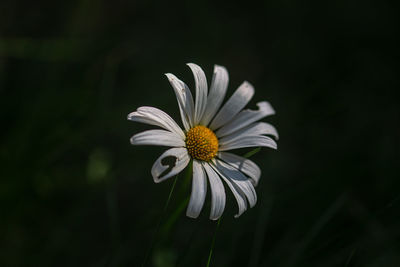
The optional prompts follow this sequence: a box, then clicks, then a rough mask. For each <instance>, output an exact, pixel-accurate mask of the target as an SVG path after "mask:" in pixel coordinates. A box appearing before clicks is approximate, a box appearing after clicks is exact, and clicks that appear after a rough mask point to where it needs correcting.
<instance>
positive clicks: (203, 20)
mask: <svg viewBox="0 0 400 267" xmlns="http://www.w3.org/2000/svg"><path fill="white" fill-rule="evenodd" d="M398 11H399V10H398V3H390V2H389V1H374V0H366V1H333V2H332V1H328V2H327V1H315V0H314V1H306V2H304V1H292V0H289V1H263V2H251V1H250V2H238V3H236V2H229V3H228V2H219V1H217V2H216V1H200V2H199V1H196V2H194V1H192V2H191V1H179V2H168V1H164V2H157V1H122V0H119V1H88V0H82V1H79V0H74V1H49V0H44V1H39V2H37V1H26V0H17V1H7V0H6V1H2V2H1V3H0V118H1V122H2V131H0V161H1V173H0V176H1V179H0V200H1V201H0V203H1V217H0V218H1V220H0V248H1V249H0V265H1V266H140V265H141V263H142V261H143V258H144V255H145V253H146V251H147V249H148V248H149V246H150V245H151V240H152V236H153V234H154V229H155V227H156V224H157V221H158V220H159V218H160V215H161V213H162V208H163V206H164V203H165V201H166V199H167V197H168V192H169V190H170V187H171V185H172V179H170V180H169V181H166V182H164V183H161V184H154V183H153V180H152V178H151V174H150V168H151V166H152V164H153V162H154V160H155V159H156V158H157V157H158V156H159V155H160V154H161V153H162V151H163V149H162V148H156V147H132V146H130V144H129V138H130V136H131V135H133V134H134V133H137V132H139V131H141V130H143V129H147V128H146V127H147V126H144V125H140V124H138V123H132V122H128V121H127V120H126V116H127V114H128V113H129V112H131V111H133V110H135V109H136V108H137V107H139V106H142V105H149V106H155V107H158V108H161V109H163V110H164V111H166V112H167V113H169V114H171V115H172V117H173V118H175V119H176V120H177V121H179V112H178V109H177V104H176V100H175V97H174V93H173V91H172V89H171V88H170V85H169V84H168V82H167V80H166V78H165V77H164V76H163V73H166V72H171V73H174V74H176V75H177V76H178V77H180V78H182V79H183V80H185V81H186V82H187V84H188V85H189V87H191V88H193V84H194V82H193V78H192V76H191V73H190V71H189V69H188V68H187V67H186V66H185V65H184V63H186V62H195V63H197V64H199V65H200V66H202V67H203V69H204V70H205V72H206V74H207V77H209V82H210V80H211V78H210V77H211V74H212V68H213V64H220V65H223V66H226V67H227V69H228V71H229V74H230V86H229V90H228V95H230V94H232V92H233V90H234V89H235V88H236V87H237V86H238V85H239V84H240V83H241V82H242V81H243V80H248V81H250V82H251V83H252V84H253V85H254V86H255V88H256V94H255V96H254V98H253V100H252V101H251V103H250V107H255V103H256V102H258V101H261V100H268V101H270V102H271V103H272V105H273V106H274V108H275V109H276V111H277V114H276V115H275V116H273V117H271V118H268V121H269V122H271V123H273V124H274V125H275V126H276V127H277V129H278V131H279V133H280V140H279V142H278V146H279V149H278V151H272V150H267V149H262V150H261V151H260V152H258V153H257V154H256V155H254V156H253V157H252V159H253V160H254V161H255V162H257V163H258V164H259V165H260V167H261V169H262V171H263V176H262V179H261V181H260V184H259V186H258V187H257V193H258V197H259V200H258V203H257V205H256V207H254V208H253V209H251V210H248V211H247V212H246V213H245V214H244V215H243V216H241V217H240V218H239V219H234V218H233V215H234V214H235V211H236V203H235V200H234V198H233V197H232V195H230V194H228V199H227V209H226V211H225V213H224V219H223V220H222V222H221V225H220V228H219V230H218V231H219V232H218V237H217V239H216V243H215V247H214V251H213V258H212V262H211V266H287V267H288V266H371V267H375V266H400V256H399V255H400V227H399V225H400V216H399V215H400V214H399V210H400V193H399V192H400V190H399V189H400V180H399V177H400V175H399V166H398V162H399V158H400V157H399V142H400V141H399V136H400V116H399V115H400V114H399V113H400V112H399V104H398V89H399V85H400V84H399V64H398V62H399V49H398V48H399V41H398V36H399V31H398V30H399V25H400V23H399V16H398ZM177 186H178V188H183V189H180V191H179V190H178V191H177V192H176V194H175V193H174V194H173V196H172V199H171V205H170V206H169V208H168V210H167V212H168V214H172V215H173V214H174V211H175V210H176V209H177V208H178V207H180V205H181V203H182V201H183V200H184V199H185V197H187V196H188V195H189V194H190V188H188V187H187V186H186V185H185V182H184V181H181V180H179V181H178V182H177ZM209 202H210V196H209V195H208V196H207V200H206V205H205V207H204V210H203V212H202V214H201V216H200V218H199V219H197V220H192V219H189V218H186V217H185V216H184V215H180V216H178V217H176V218H174V219H176V221H175V223H174V224H173V225H171V226H169V227H170V228H168V229H169V230H168V232H167V233H165V234H163V235H162V236H161V237H160V240H159V243H158V244H157V245H156V247H155V249H154V251H153V252H154V253H153V254H152V256H151V260H149V261H148V263H149V265H151V264H153V265H154V266H205V264H206V262H207V257H208V252H209V248H210V242H211V240H212V236H213V232H214V229H215V226H216V223H215V222H212V221H209V220H208V213H209V205H210V203H209ZM183 214H184V213H183Z"/></svg>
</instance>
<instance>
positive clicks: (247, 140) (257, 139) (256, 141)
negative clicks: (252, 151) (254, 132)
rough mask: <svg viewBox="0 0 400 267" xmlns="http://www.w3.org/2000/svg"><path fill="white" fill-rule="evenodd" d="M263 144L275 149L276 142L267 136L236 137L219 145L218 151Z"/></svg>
mask: <svg viewBox="0 0 400 267" xmlns="http://www.w3.org/2000/svg"><path fill="white" fill-rule="evenodd" d="M257 146H265V147H270V148H273V149H277V147H278V146H277V144H276V142H275V141H274V140H273V139H272V138H270V137H267V136H261V135H259V136H245V137H243V138H242V139H237V140H234V141H232V142H229V143H226V144H223V145H220V147H219V149H218V150H219V151H227V150H231V149H237V148H243V147H257Z"/></svg>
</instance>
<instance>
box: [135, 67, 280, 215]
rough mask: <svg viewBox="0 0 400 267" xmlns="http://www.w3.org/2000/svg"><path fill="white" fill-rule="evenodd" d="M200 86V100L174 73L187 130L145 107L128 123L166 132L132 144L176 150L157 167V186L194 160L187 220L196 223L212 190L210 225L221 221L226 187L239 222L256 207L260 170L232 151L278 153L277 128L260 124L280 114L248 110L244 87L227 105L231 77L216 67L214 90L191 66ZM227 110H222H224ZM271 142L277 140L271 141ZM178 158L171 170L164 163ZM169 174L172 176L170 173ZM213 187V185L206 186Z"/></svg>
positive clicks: (267, 108) (262, 107)
mask: <svg viewBox="0 0 400 267" xmlns="http://www.w3.org/2000/svg"><path fill="white" fill-rule="evenodd" d="M187 65H188V66H189V67H190V69H191V71H192V72H193V76H194V80H195V94H196V95H195V96H196V97H195V100H193V97H192V93H191V91H190V90H189V88H188V87H187V85H186V84H185V83H184V82H183V81H181V80H180V79H178V78H177V77H176V76H175V75H173V74H171V73H167V74H165V75H166V76H167V78H168V80H169V82H170V84H171V85H172V88H173V89H174V92H175V95H176V98H177V100H178V106H179V111H180V115H181V119H182V124H183V129H182V128H181V127H180V126H179V125H178V124H177V123H176V122H175V121H174V120H173V119H172V118H171V117H170V116H169V115H168V114H166V113H165V112H163V111H162V110H160V109H157V108H154V107H140V108H138V109H137V111H134V112H132V113H130V114H129V115H128V120H131V121H136V122H141V123H146V124H150V125H155V126H158V127H161V128H163V129H156V130H148V131H144V132H141V133H138V134H136V135H134V136H132V138H131V140H130V141H131V144H132V145H157V146H166V147H171V148H170V149H168V150H166V151H165V152H164V153H163V154H162V155H161V156H160V157H159V158H158V159H157V160H156V161H155V163H154V165H153V167H152V169H151V174H152V176H153V179H154V182H156V183H159V182H162V181H164V180H166V179H168V178H170V177H172V176H174V175H177V174H178V173H180V172H181V171H182V170H183V169H184V168H185V167H186V166H187V165H188V164H189V162H190V161H191V160H192V161H193V176H192V192H191V195H190V201H189V204H188V207H187V210H186V215H187V216H188V217H191V218H197V217H198V216H199V214H200V211H201V209H202V208H203V204H204V201H205V198H206V192H207V184H208V183H209V184H210V190H211V212H210V219H212V220H217V219H219V218H220V217H221V215H222V213H223V211H224V209H225V200H226V195H225V187H224V184H223V182H224V183H225V184H226V185H227V187H228V188H229V189H230V190H231V191H232V193H233V195H234V197H235V199H236V201H237V203H238V208H239V211H238V213H237V214H236V215H235V217H239V216H240V215H241V214H242V213H243V212H244V211H246V209H247V207H248V206H250V207H253V206H254V205H255V204H256V202H257V194H256V191H255V189H254V187H255V186H257V183H258V181H259V179H260V175H261V170H260V168H259V167H258V166H257V165H256V164H255V163H254V162H253V161H251V160H249V159H247V158H244V157H242V156H238V155H235V154H232V153H230V152H228V151H230V150H234V149H239V148H246V147H270V148H273V149H276V148H277V144H276V142H275V140H274V139H273V138H275V139H276V140H277V139H278V133H277V131H276V129H275V128H274V126H272V125H271V124H268V123H265V122H259V120H260V119H262V118H264V117H266V116H269V115H273V114H274V113H275V111H274V109H273V108H272V107H271V105H270V104H269V103H268V102H266V101H263V102H259V103H257V107H258V109H256V110H251V109H244V107H245V106H246V105H247V103H248V102H249V101H250V99H251V98H252V97H253V95H254V88H253V86H252V85H251V84H250V83H248V82H246V81H245V82H243V83H242V84H241V85H240V86H239V88H238V89H236V91H235V92H234V93H233V95H232V96H231V97H230V98H229V99H228V100H227V101H226V103H225V104H224V105H222V102H223V100H224V97H225V94H226V90H227V88H228V80H229V78H228V72H227V70H226V69H225V68H224V67H222V66H218V65H215V67H214V74H213V77H212V81H211V85H210V90H208V85H207V79H206V75H205V74H204V72H203V70H202V69H201V68H200V67H199V66H198V65H196V64H193V63H189V64H187ZM221 106H222V107H221ZM271 136H272V137H273V138H271ZM171 156H172V157H174V158H175V165H174V166H173V167H172V168H171V167H170V166H169V165H164V164H163V163H162V160H163V159H164V158H167V157H171ZM168 169H170V170H169V172H167V173H165V172H166V171H167V170H168ZM207 181H208V182H207Z"/></svg>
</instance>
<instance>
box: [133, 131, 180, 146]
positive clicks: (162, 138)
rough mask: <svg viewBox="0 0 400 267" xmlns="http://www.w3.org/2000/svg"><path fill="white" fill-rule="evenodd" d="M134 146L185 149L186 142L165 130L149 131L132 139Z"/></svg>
mask: <svg viewBox="0 0 400 267" xmlns="http://www.w3.org/2000/svg"><path fill="white" fill-rule="evenodd" d="M131 144H132V145H154V146H171V147H183V146H185V141H184V140H183V139H182V137H181V136H179V135H178V134H176V133H173V132H169V131H165V130H148V131H144V132H141V133H138V134H135V135H134V136H132V137H131Z"/></svg>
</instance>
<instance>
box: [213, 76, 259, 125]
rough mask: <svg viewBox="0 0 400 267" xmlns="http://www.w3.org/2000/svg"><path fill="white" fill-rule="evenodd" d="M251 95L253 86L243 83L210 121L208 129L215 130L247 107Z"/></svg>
mask: <svg viewBox="0 0 400 267" xmlns="http://www.w3.org/2000/svg"><path fill="white" fill-rule="evenodd" d="M253 95H254V88H253V86H252V85H251V84H250V83H248V82H246V81H245V82H243V83H242V84H241V85H240V86H239V88H238V89H237V90H236V91H235V93H233V95H232V96H231V97H230V98H229V100H228V101H227V102H226V103H225V105H224V106H223V107H222V108H221V109H220V111H219V112H218V113H217V115H216V116H215V118H214V119H213V120H212V122H211V124H210V129H211V130H216V129H218V128H219V127H221V126H223V125H225V124H226V123H228V122H229V121H230V120H231V119H233V118H234V117H235V116H236V114H238V113H239V112H240V111H241V110H242V109H243V108H244V107H245V106H246V105H247V103H248V102H249V101H250V99H251V98H252V97H253Z"/></svg>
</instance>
